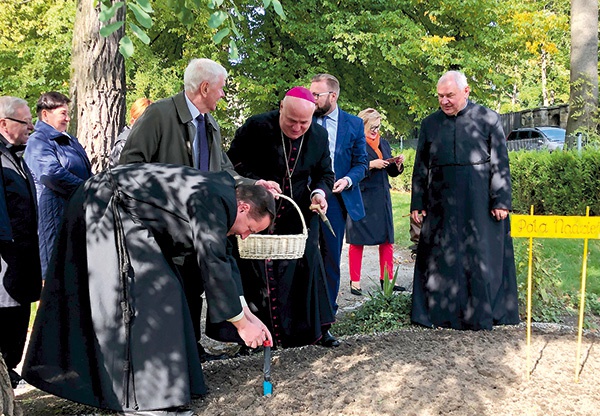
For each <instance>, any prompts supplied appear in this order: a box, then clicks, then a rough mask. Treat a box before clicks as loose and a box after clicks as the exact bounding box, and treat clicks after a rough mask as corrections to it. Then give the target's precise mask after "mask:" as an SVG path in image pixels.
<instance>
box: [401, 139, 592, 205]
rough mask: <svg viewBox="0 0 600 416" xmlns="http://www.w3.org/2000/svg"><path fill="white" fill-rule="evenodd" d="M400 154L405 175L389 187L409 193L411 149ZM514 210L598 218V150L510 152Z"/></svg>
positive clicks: (412, 160) (411, 168) (411, 166)
mask: <svg viewBox="0 0 600 416" xmlns="http://www.w3.org/2000/svg"><path fill="white" fill-rule="evenodd" d="M393 153H394V154H400V153H402V154H403V155H404V157H405V160H404V173H403V174H401V175H400V176H398V177H396V178H390V183H391V185H392V188H393V189H394V190H397V191H404V192H410V189H411V186H410V182H411V176H412V171H413V166H414V160H415V150H414V149H404V150H403V151H402V152H399V151H398V150H395V151H394V152H393ZM509 160H510V170H511V176H512V189H513V191H512V196H513V201H512V205H513V211H514V212H516V213H521V214H528V213H529V207H530V206H531V205H533V206H534V212H535V213H536V214H540V215H585V208H586V206H589V207H590V215H595V216H598V215H600V150H596V149H585V150H583V152H582V154H581V156H580V155H578V153H577V152H576V151H568V152H560V151H556V152H552V153H549V152H547V151H525V150H522V151H518V152H509Z"/></svg>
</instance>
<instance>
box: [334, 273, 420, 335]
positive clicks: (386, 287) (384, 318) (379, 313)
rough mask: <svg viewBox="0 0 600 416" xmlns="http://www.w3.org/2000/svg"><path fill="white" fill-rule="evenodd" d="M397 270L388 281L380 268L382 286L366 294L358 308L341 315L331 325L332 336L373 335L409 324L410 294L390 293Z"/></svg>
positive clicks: (392, 289)
mask: <svg viewBox="0 0 600 416" xmlns="http://www.w3.org/2000/svg"><path fill="white" fill-rule="evenodd" d="M397 277H398V269H396V272H395V273H394V278H393V279H392V280H390V279H388V275H387V270H385V271H384V277H383V288H381V289H379V288H378V289H377V290H376V291H375V293H373V294H371V293H369V295H368V296H369V300H367V301H366V302H365V303H364V304H363V305H362V306H361V307H360V308H359V309H357V310H355V311H352V312H349V313H347V314H346V315H344V316H343V317H342V318H341V319H340V320H339V321H338V322H336V324H335V333H336V335H340V336H344V335H354V334H375V333H379V332H387V331H393V330H395V329H400V328H403V327H406V326H408V325H410V308H411V304H412V301H411V297H410V295H408V294H404V293H401V292H394V286H395V285H396V279H397Z"/></svg>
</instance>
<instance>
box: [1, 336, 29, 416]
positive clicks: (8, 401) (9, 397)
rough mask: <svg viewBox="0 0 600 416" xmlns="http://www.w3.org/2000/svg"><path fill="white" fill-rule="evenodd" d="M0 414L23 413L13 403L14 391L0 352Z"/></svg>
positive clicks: (6, 415)
mask: <svg viewBox="0 0 600 416" xmlns="http://www.w3.org/2000/svg"><path fill="white" fill-rule="evenodd" d="M3 336H6V335H3ZM0 415H2V416H22V415H23V412H22V411H21V409H20V407H19V405H18V404H16V403H15V392H14V391H13V389H12V386H11V385H10V377H9V375H8V370H7V368H6V364H5V363H4V358H2V354H0Z"/></svg>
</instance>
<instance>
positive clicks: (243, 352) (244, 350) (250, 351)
mask: <svg viewBox="0 0 600 416" xmlns="http://www.w3.org/2000/svg"><path fill="white" fill-rule="evenodd" d="M262 350H263V349H262V348H260V347H259V348H251V347H249V346H247V345H245V344H244V345H242V346H241V347H240V349H239V350H238V352H237V354H235V356H236V357H249V356H251V355H254V354H258V353H259V352H261V351H262Z"/></svg>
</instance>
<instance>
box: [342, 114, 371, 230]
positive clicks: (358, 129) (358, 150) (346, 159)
mask: <svg viewBox="0 0 600 416" xmlns="http://www.w3.org/2000/svg"><path fill="white" fill-rule="evenodd" d="M334 164H335V166H334V167H333V170H334V172H335V179H336V180H338V179H340V178H343V177H344V176H348V177H349V178H350V179H351V180H352V186H351V187H350V188H348V189H346V190H344V191H342V194H341V195H342V199H343V201H344V205H345V206H346V210H347V211H348V215H350V218H352V219H353V220H355V221H357V220H360V219H361V218H362V217H364V216H365V207H364V205H363V200H362V196H361V193H360V188H359V186H358V184H359V183H360V181H361V180H362V179H363V178H364V177H365V175H366V174H367V172H368V170H369V162H368V160H367V143H366V141H365V128H364V123H363V121H362V120H361V119H360V118H359V117H356V116H353V115H351V114H348V113H346V112H345V111H342V109H340V112H339V118H338V131H337V136H336V142H335V157H334Z"/></svg>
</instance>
